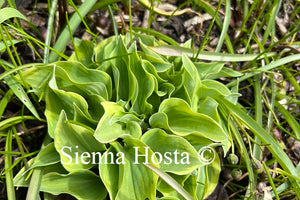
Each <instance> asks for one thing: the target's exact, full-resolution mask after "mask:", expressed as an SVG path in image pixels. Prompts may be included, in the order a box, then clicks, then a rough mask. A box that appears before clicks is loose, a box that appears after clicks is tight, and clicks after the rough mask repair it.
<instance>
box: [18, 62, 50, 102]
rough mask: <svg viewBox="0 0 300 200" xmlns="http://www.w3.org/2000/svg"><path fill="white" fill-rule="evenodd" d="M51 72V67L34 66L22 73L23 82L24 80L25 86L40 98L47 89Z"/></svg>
mask: <svg viewBox="0 0 300 200" xmlns="http://www.w3.org/2000/svg"><path fill="white" fill-rule="evenodd" d="M52 72H53V67H50V66H47V65H46V66H34V67H31V68H29V69H27V70H26V71H23V72H22V76H23V78H24V80H26V82H27V84H29V85H30V86H31V87H32V89H33V92H35V93H36V94H37V95H38V96H40V98H42V97H43V95H44V93H45V91H46V89H47V87H48V83H49V80H50V79H51V74H52Z"/></svg>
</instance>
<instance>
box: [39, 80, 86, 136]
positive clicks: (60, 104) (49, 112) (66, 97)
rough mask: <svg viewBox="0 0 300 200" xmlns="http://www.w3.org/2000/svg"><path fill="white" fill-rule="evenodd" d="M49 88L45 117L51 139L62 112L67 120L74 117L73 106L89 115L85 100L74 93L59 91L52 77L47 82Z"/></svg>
mask: <svg viewBox="0 0 300 200" xmlns="http://www.w3.org/2000/svg"><path fill="white" fill-rule="evenodd" d="M49 87H50V88H48V90H47V95H46V98H45V99H46V111H45V115H46V118H47V123H48V132H49V135H50V136H51V137H53V136H54V130H55V127H56V123H57V120H58V117H59V115H60V113H61V111H62V110H64V111H65V113H66V115H67V117H68V119H73V117H74V104H76V105H77V106H78V107H79V108H80V110H82V111H83V112H84V113H85V114H86V115H89V114H88V104H87V102H86V101H85V99H84V98H83V97H82V96H80V95H78V94H76V93H73V92H65V91H63V90H59V89H58V88H57V85H56V80H55V77H54V76H53V78H52V79H51V81H50V82H49Z"/></svg>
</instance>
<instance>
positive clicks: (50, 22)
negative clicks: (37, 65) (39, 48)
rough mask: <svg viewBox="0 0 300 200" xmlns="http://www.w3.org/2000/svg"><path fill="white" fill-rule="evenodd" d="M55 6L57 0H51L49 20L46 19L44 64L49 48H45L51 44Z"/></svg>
mask: <svg viewBox="0 0 300 200" xmlns="http://www.w3.org/2000/svg"><path fill="white" fill-rule="evenodd" d="M56 6H57V0H53V1H52V5H51V10H50V15H49V19H48V27H47V35H46V40H45V44H46V46H45V49H44V63H48V57H49V48H48V47H47V46H50V42H51V36H52V30H53V22H54V15H55V11H56Z"/></svg>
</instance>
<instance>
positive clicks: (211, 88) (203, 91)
mask: <svg viewBox="0 0 300 200" xmlns="http://www.w3.org/2000/svg"><path fill="white" fill-rule="evenodd" d="M198 94H199V96H200V99H204V98H206V97H207V96H209V97H212V98H214V97H216V96H228V95H230V94H231V92H230V90H229V89H228V88H227V87H226V86H225V85H223V84H222V83H220V82H218V81H215V80H208V79H207V80H203V81H202V82H201V86H200V88H199V93H198Z"/></svg>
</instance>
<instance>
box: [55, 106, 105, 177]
mask: <svg viewBox="0 0 300 200" xmlns="http://www.w3.org/2000/svg"><path fill="white" fill-rule="evenodd" d="M54 145H55V148H56V151H57V152H59V154H60V158H61V162H62V164H63V166H64V167H65V168H66V169H67V170H68V171H70V172H72V171H75V170H80V169H89V168H91V167H92V166H94V165H95V164H97V163H99V158H98V156H97V155H94V154H93V153H94V152H95V153H97V152H102V151H104V150H105V149H106V148H105V146H104V145H103V144H102V143H99V142H98V141H97V140H96V139H95V138H94V136H93V131H91V130H89V129H86V128H84V127H82V126H79V125H75V124H71V123H70V122H68V121H67V116H66V113H65V112H64V111H62V112H61V114H60V116H59V119H58V122H57V125H56V129H55V132H54Z"/></svg>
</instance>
